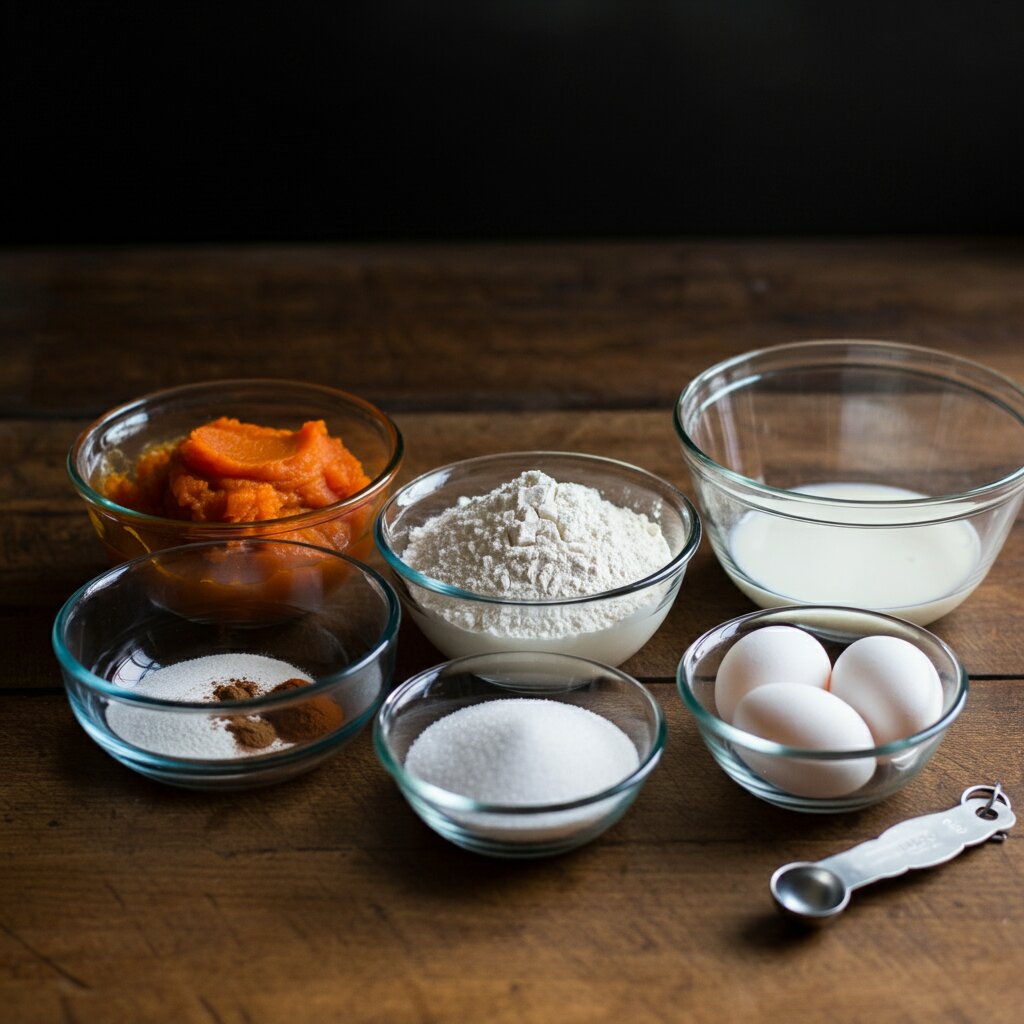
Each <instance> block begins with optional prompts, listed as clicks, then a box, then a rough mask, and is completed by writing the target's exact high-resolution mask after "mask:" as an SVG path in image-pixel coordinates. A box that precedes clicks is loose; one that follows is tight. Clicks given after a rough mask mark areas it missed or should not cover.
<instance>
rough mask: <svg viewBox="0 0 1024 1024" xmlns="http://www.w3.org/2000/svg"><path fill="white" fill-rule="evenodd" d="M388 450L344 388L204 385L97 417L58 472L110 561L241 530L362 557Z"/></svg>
mask: <svg viewBox="0 0 1024 1024" xmlns="http://www.w3.org/2000/svg"><path fill="white" fill-rule="evenodd" d="M402 454H403V442H402V436H401V434H400V433H399V431H398V428H397V427H396V426H395V425H394V423H393V422H392V421H391V419H390V418H389V417H388V416H387V415H386V414H385V413H383V412H382V411H381V410H380V409H378V408H377V407H376V406H374V405H372V404H371V403H369V402H367V401H365V400H364V399H362V398H359V397H358V396H356V395H352V394H349V393H347V392H344V391H340V390H337V389H335V388H330V387H324V386H321V385H317V384H307V383H303V382H299V381H285V380H230V381H210V382H204V383H198V384H188V385H184V386H181V387H175V388H168V389H165V390H163V391H157V392H155V393H153V394H150V395H146V396H144V397H142V398H139V399H136V400H135V401H133V402H128V403H126V404H125V405H120V406H118V407H117V408H114V409H111V410H110V411H109V412H106V413H104V414H103V415H102V416H101V417H100V418H99V419H97V420H96V421H95V422H94V423H92V424H91V425H90V426H88V427H87V428H86V429H85V430H84V431H83V432H82V433H81V434H80V435H79V436H78V438H77V439H76V440H75V442H74V444H73V445H72V446H71V450H70V452H69V454H68V474H69V476H70V477H71V481H72V483H73V484H74V486H75V488H76V490H77V491H78V494H79V495H80V496H81V498H82V500H83V501H84V502H85V506H86V509H87V511H88V514H89V518H90V520H91V522H92V525H93V527H94V529H95V530H96V533H97V535H98V536H99V538H100V540H101V541H102V543H103V545H104V546H105V548H106V550H107V553H108V555H109V556H110V558H111V560H112V561H114V562H120V561H123V560H125V559H129V558H134V557H137V556H139V555H143V554H147V553H149V552H152V551H159V550H162V549H164V548H170V547H177V546H180V545H183V544H190V543H198V542H208V541H210V540H219V541H225V540H232V539H249V538H273V539H277V540H284V541H300V542H303V543H305V544H311V545H316V546H318V547H321V548H327V549H330V550H332V551H343V552H345V553H347V554H349V555H351V556H353V557H355V558H362V557H365V556H366V555H367V554H369V553H370V552H371V551H372V547H373V540H372V536H371V531H372V526H373V521H374V519H375V517H376V515H377V512H378V511H379V510H380V507H381V505H382V504H383V503H384V500H385V499H386V498H387V496H388V493H389V491H390V489H391V486H392V484H393V482H394V479H395V476H396V474H397V473H398V469H399V466H400V464H401V461H402Z"/></svg>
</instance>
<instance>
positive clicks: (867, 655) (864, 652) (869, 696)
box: [831, 636, 943, 745]
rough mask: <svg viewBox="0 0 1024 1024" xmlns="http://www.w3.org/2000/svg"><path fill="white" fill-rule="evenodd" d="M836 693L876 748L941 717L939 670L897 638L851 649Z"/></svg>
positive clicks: (837, 676)
mask: <svg viewBox="0 0 1024 1024" xmlns="http://www.w3.org/2000/svg"><path fill="white" fill-rule="evenodd" d="M831 689H832V692H833V693H834V694H835V695H836V696H837V697H842V699H843V700H845V701H846V703H847V704H849V705H851V706H852V707H854V708H856V710H857V711H858V712H859V713H860V715H861V717H862V718H863V719H864V721H865V722H867V723H868V728H870V729H871V734H872V735H873V736H874V737H875V743H876V745H881V744H883V743H889V742H891V741H892V740H898V739H900V738H902V737H904V736H911V735H913V734H914V733H915V732H920V731H921V730H922V729H926V728H927V727H928V726H929V725H932V724H933V723H934V722H936V721H938V719H939V717H940V716H941V714H942V703H943V701H942V683H941V682H940V681H939V674H938V673H937V672H936V671H935V666H934V665H932V663H931V662H930V661H929V660H928V658H927V656H926V655H925V654H924V653H923V652H922V651H920V650H918V648H916V647H915V646H914V645H913V644H911V643H908V642H907V641H906V640H901V639H900V638H899V637H895V636H866V637H863V638H862V639H860V640H857V641H855V642H854V643H852V644H850V646H849V647H847V648H846V650H845V651H843V653H842V654H840V655H839V657H838V658H837V659H836V664H835V667H834V668H833V669H832V687H831Z"/></svg>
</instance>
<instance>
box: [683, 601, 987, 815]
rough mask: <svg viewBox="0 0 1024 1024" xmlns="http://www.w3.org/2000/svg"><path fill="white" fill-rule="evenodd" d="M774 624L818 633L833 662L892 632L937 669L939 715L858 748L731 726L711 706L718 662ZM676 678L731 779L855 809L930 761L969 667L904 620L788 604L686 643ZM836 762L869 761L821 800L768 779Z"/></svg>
mask: <svg viewBox="0 0 1024 1024" xmlns="http://www.w3.org/2000/svg"><path fill="white" fill-rule="evenodd" d="M779 625H787V626H796V627H798V628H800V629H803V630H805V631H806V632H808V633H810V634H811V635H812V636H814V637H817V639H818V640H819V641H820V642H821V644H822V645H823V646H824V647H825V650H826V651H827V652H828V654H829V657H830V659H831V661H832V663H833V664H835V660H836V658H837V657H838V656H839V655H840V653H841V652H842V651H843V650H845V649H846V648H847V647H848V646H849V645H850V644H852V643H853V642H854V641H855V640H859V639H861V637H865V636H894V637H899V638H900V639H902V640H906V641H907V642H908V643H911V644H913V645H914V646H915V647H917V648H918V649H919V650H920V651H922V652H923V653H924V654H925V655H926V656H927V658H928V660H929V661H930V662H931V663H932V665H934V667H935V671H936V672H937V673H938V676H939V681H940V683H941V684H942V716H941V717H940V718H939V720H938V721H937V722H935V723H934V724H933V725H931V726H929V727H928V728H927V729H924V730H922V731H921V732H919V733H915V734H914V735H912V736H907V737H904V738H902V739H899V740H894V741H893V742H891V743H886V744H884V745H883V746H880V747H874V748H871V749H865V750H857V751H819V750H800V749H797V748H794V747H787V746H784V745H783V744H781V743H775V742H773V741H771V740H766V739H762V738H761V737H759V736H754V735H752V734H750V733H747V732H744V731H743V730H742V729H737V728H736V727H735V726H733V725H729V724H728V723H727V722H725V721H724V720H723V719H721V718H719V717H718V714H717V709H716V706H715V676H716V675H717V674H718V666H719V665H720V664H721V663H722V659H723V658H724V657H725V655H726V652H727V651H728V650H729V648H730V647H732V645H733V644H735V643H736V642H737V641H738V640H739V639H740V638H741V637H743V636H746V635H747V634H748V633H752V632H753V631H755V630H757V629H761V628H762V627H764V626H779ZM676 684H677V686H678V688H679V693H680V696H681V697H682V699H683V704H685V705H686V708H687V710H688V711H689V712H690V713H691V714H692V715H693V717H694V719H695V720H696V722H697V728H698V730H699V731H700V735H701V738H702V739H703V740H704V743H705V744H706V745H707V748H708V750H710V751H711V754H712V756H713V757H714V759H715V760H716V761H717V762H718V764H719V765H720V766H721V768H722V769H723V770H724V771H725V773H726V775H728V776H729V778H731V779H732V780H733V781H734V782H737V783H739V785H741V786H742V787H743V788H744V789H746V790H747V791H748V792H750V793H752V794H753V795H754V796H756V797H759V798H760V799H761V800H765V801H767V802H768V803H770V804H775V805H776V806H778V807H785V808H788V809H790V810H794V811H808V812H816V813H832V812H836V811H856V810H860V809H861V808H863V807H868V806H870V805H871V804H874V803H878V802H879V801H881V800H884V799H886V797H889V796H892V794H893V793H895V792H897V791H898V790H900V789H902V788H903V787H904V786H905V785H906V784H907V783H908V782H909V781H910V780H911V779H913V778H914V777H915V776H916V775H917V773H918V772H919V771H921V769H922V768H923V767H924V766H925V765H926V764H927V763H928V760H929V759H930V758H931V756H932V754H934V753H935V750H936V748H937V747H938V745H939V743H941V742H942V737H943V736H944V735H945V734H946V730H947V729H948V728H949V726H950V725H951V724H952V723H953V722H954V721H955V719H956V717H957V716H958V715H959V714H960V712H961V711H962V710H963V707H964V704H965V702H966V700H967V673H966V672H965V671H964V668H963V666H962V665H961V664H960V662H959V660H958V659H957V656H956V655H955V654H954V653H953V651H952V650H951V649H950V648H949V647H948V646H947V645H946V644H945V643H943V642H942V641H941V640H940V639H939V638H938V637H936V636H934V635H932V634H931V633H929V632H928V631H927V630H925V629H922V628H921V627H920V626H915V625H914V624H913V623H911V622H907V621H905V620H903V619H897V618H894V617H892V616H889V615H881V614H879V613H877V612H871V611H864V610H861V609H857V608H830V607H818V606H792V607H789V608H777V609H772V610H769V611H760V612H751V613H750V614H749V615H743V616H741V617H740V618H737V619H732V620H730V621H729V622H725V623H723V624H722V625H720V626H716V627H715V628H714V629H712V630H709V631H708V632H707V633H705V634H704V635H703V636H702V637H700V638H699V639H698V640H695V641H694V642H693V644H691V645H690V647H689V648H688V650H687V651H686V653H685V654H684V655H683V657H682V660H681V661H680V662H679V668H678V671H677V673H676ZM836 763H842V764H843V765H844V766H847V767H849V768H852V770H853V771H854V772H857V771H858V770H859V769H858V766H859V765H860V764H870V765H873V771H872V772H871V775H870V778H869V779H868V781H867V782H866V783H865V784H864V785H863V786H861V787H860V788H859V789H857V790H855V791H853V792H851V793H847V794H845V795H843V796H836V797H827V798H826V797H808V796H800V795H797V794H794V793H790V792H786V791H785V790H783V789H781V788H779V786H778V785H776V784H774V783H773V782H772V781H771V778H772V777H774V778H776V779H778V778H780V777H785V776H786V774H787V773H790V772H793V771H794V770H795V771H798V772H799V773H800V774H801V775H803V776H804V777H805V778H806V779H807V780H808V781H810V782H811V783H814V782H815V781H816V780H817V779H818V778H823V777H824V775H825V773H828V772H829V771H830V768H829V766H830V765H835V764H836ZM867 770H868V769H865V771H867ZM798 777H799V776H798Z"/></svg>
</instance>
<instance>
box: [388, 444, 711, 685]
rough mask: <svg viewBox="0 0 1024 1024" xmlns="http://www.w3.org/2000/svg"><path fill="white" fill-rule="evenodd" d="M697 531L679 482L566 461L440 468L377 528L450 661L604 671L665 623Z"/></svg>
mask: <svg viewBox="0 0 1024 1024" xmlns="http://www.w3.org/2000/svg"><path fill="white" fill-rule="evenodd" d="M700 533H701V528H700V520H699V518H698V516H697V513H696V511H695V509H694V508H693V506H692V505H691V504H690V502H689V501H688V500H687V498H686V497H685V495H683V494H682V493H681V492H680V491H678V490H677V489H676V488H675V487H673V486H672V485H671V484H670V483H668V482H666V481H664V480H661V479H660V478H658V477H656V476H654V475H653V474H651V473H648V472H646V471H645V470H643V469H639V468H638V467H636V466H631V465H628V464H627V463H624V462H618V461H616V460H614V459H608V458H602V457H600V456H597V455H581V454H572V453H565V452H515V453H510V454H502V455H489V456H484V457H481V458H475V459H467V460H465V461H463V462H457V463H454V464H452V465H449V466H444V467H442V468H440V469H436V470H434V471H433V472H431V473H427V474H425V475H424V476H421V477H419V478H418V479H416V480H414V481H412V483H409V484H407V485H406V486H405V487H403V488H401V489H400V490H398V491H396V492H395V494H394V495H392V497H391V498H390V499H389V500H388V501H387V502H386V503H385V505H384V507H383V508H382V510H381V514H380V516H379V517H378V519H377V524H376V539H377V546H378V548H379V550H380V552H381V554H382V555H383V557H384V559H385V560H386V561H387V563H388V565H389V566H390V568H391V569H392V571H393V573H394V577H395V580H396V584H397V589H398V591H399V593H400V595H401V597H402V598H403V600H404V603H405V606H406V608H407V610H408V612H409V615H410V616H411V618H412V619H413V621H415V622H416V624H417V625H418V626H419V627H420V629H421V630H422V631H423V633H424V634H425V635H426V636H427V638H428V639H429V640H430V641H431V642H432V643H433V644H434V646H435V647H437V649H438V650H439V651H441V652H442V653H443V654H445V655H446V656H447V657H449V658H457V657H465V656H469V655H473V654H486V653H494V652H499V651H510V650H519V651H537V650H543V651H549V652H551V653H555V654H568V655H571V656H579V657H586V658H592V659H594V660H596V661H600V662H602V663H604V664H608V665H619V664H621V663H622V662H624V661H625V660H626V659H627V658H629V657H630V656H631V655H633V654H634V653H635V652H636V651H638V650H639V649H640V648H641V647H642V646H643V645H644V644H645V643H647V641H648V640H649V639H650V638H651V636H652V635H653V634H654V632H655V631H656V630H657V629H658V627H659V626H660V625H661V623H662V622H663V621H664V619H665V616H666V615H667V614H668V611H669V609H670V608H671V606H672V602H673V601H674V600H675V598H676V595H677V594H678V593H679V588H680V585H681V584H682V580H683V575H684V573H685V571H686V566H687V564H688V563H689V561H690V558H691V557H692V556H693V553H694V552H695V551H696V550H697V545H698V544H699V542H700Z"/></svg>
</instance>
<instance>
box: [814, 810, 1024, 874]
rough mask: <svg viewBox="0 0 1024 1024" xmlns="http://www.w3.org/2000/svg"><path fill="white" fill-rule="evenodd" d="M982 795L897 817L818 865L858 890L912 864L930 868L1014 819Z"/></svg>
mask: <svg viewBox="0 0 1024 1024" xmlns="http://www.w3.org/2000/svg"><path fill="white" fill-rule="evenodd" d="M989 804H990V801H988V800H986V799H984V798H977V799H970V800H966V801H965V802H964V803H962V804H959V805H958V806H957V807H953V808H951V809H950V810H948V811H936V812H935V813H934V814H924V815H922V816H921V817H919V818H910V819H909V820H907V821H901V822H900V823H899V824H897V825H893V826H892V828H888V829H886V830H885V831H884V832H883V833H882V834H881V835H880V836H879V837H878V838H877V839H869V840H868V841H867V842H865V843H861V844H860V845H858V846H854V847H853V848H852V849H850V850H845V851H844V852H843V853H837V854H835V855H834V856H832V857H826V858H825V859H824V860H820V861H818V865H819V866H820V867H823V868H827V869H828V870H829V871H833V872H835V874H837V875H838V876H839V877H840V878H841V879H842V880H843V882H844V884H845V885H846V887H847V888H849V889H859V888H860V887H861V886H862V885H869V884H870V883H872V882H877V881H878V880H879V879H882V878H894V877H896V876H897V875H902V874H903V873H904V872H906V871H910V870H912V869H914V868H930V867H934V866H935V865H936V864H942V863H943V862H944V861H947V860H951V859H952V858H953V857H955V856H956V855H957V854H958V853H960V852H961V851H962V850H963V849H964V848H965V847H967V846H975V845H977V844H978V843H983V842H984V841H985V840H986V839H991V838H992V836H993V835H995V833H996V832H1001V831H1003V830H1005V829H1008V828H1010V827H1011V826H1012V825H1013V824H1014V822H1015V821H1016V820H1017V819H1016V817H1015V816H1014V813H1013V811H1012V810H1010V808H1009V807H1008V806H1007V805H1006V804H1004V803H1001V802H999V801H996V802H995V803H992V804H991V810H990V811H989V812H988V813H987V815H986V816H985V817H982V816H980V815H979V814H978V812H979V811H985V810H986V808H987V807H988V806H989Z"/></svg>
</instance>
